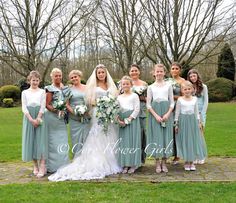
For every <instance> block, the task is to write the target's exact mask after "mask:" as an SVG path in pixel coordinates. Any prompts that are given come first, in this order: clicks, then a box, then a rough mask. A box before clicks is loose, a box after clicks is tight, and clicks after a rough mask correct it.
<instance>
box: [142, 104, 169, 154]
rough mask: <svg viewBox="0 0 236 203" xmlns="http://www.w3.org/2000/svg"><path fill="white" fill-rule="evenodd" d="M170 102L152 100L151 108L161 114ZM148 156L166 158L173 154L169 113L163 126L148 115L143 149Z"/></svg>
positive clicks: (167, 108)
mask: <svg viewBox="0 0 236 203" xmlns="http://www.w3.org/2000/svg"><path fill="white" fill-rule="evenodd" d="M169 107H170V104H169V102H168V101H161V102H156V101H153V102H152V108H153V110H154V111H155V112H156V113H157V114H158V115H159V116H163V115H164V114H165V113H167V112H168V110H169ZM145 151H146V153H147V156H148V157H154V158H168V157H170V156H172V154H173V117H172V114H171V115H170V117H169V119H168V121H166V122H165V127H162V125H161V123H159V122H157V121H156V119H155V118H154V116H153V115H152V114H151V113H149V115H148V128H147V146H146V149H145Z"/></svg>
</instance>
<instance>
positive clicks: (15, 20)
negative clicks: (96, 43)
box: [0, 0, 97, 80]
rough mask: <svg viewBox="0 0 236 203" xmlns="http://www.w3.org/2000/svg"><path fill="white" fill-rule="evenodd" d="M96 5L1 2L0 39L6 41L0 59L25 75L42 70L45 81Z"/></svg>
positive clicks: (67, 0) (71, 0)
mask: <svg viewBox="0 0 236 203" xmlns="http://www.w3.org/2000/svg"><path fill="white" fill-rule="evenodd" d="M96 6H97V1H86V0H53V1H52V0H24V1H18V0H7V1H6V0H0V20H1V24H0V38H4V39H5V41H6V43H5V44H4V45H2V46H1V47H2V50H1V52H2V53H1V54H0V60H2V61H4V62H5V63H7V64H8V65H9V67H10V68H12V69H13V70H14V71H16V72H17V73H19V74H20V75H22V76H26V75H27V74H28V73H29V71H31V70H33V69H39V70H40V72H41V73H42V75H43V80H45V77H46V75H47V73H48V71H49V69H50V68H51V65H52V62H53V61H54V60H55V59H56V58H57V57H58V56H60V55H61V54H62V53H63V52H65V51H66V50H67V48H68V47H69V46H70V45H71V43H72V42H73V41H74V40H75V39H76V38H77V37H78V36H79V35H80V33H81V31H82V30H83V28H84V27H85V25H86V23H87V20H88V19H89V17H90V16H91V14H92V13H93V11H94V10H95V9H96ZM67 54H68V53H67Z"/></svg>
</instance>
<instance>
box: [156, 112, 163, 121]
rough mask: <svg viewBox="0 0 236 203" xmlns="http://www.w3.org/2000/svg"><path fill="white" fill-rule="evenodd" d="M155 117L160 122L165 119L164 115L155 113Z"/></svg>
mask: <svg viewBox="0 0 236 203" xmlns="http://www.w3.org/2000/svg"><path fill="white" fill-rule="evenodd" d="M155 119H156V121H157V122H158V123H161V122H162V121H163V119H162V117H160V116H159V115H157V114H156V115H155Z"/></svg>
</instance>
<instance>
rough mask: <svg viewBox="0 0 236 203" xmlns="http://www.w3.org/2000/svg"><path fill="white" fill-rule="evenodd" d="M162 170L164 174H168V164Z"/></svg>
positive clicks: (162, 166)
mask: <svg viewBox="0 0 236 203" xmlns="http://www.w3.org/2000/svg"><path fill="white" fill-rule="evenodd" d="M161 168H162V171H163V172H164V173H168V168H167V167H166V164H162V165H161Z"/></svg>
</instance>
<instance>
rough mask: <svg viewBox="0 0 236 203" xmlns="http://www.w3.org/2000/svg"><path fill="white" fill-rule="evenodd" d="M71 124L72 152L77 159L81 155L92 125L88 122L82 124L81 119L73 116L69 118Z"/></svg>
mask: <svg viewBox="0 0 236 203" xmlns="http://www.w3.org/2000/svg"><path fill="white" fill-rule="evenodd" d="M69 124H70V135H71V142H72V147H71V150H72V153H73V155H74V157H76V156H78V155H79V154H80V153H81V150H82V148H83V145H84V143H85V141H86V139H87V136H88V133H89V129H90V125H89V123H88V122H84V123H83V122H80V121H79V119H76V118H74V117H72V116H71V115H70V117H69Z"/></svg>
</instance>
